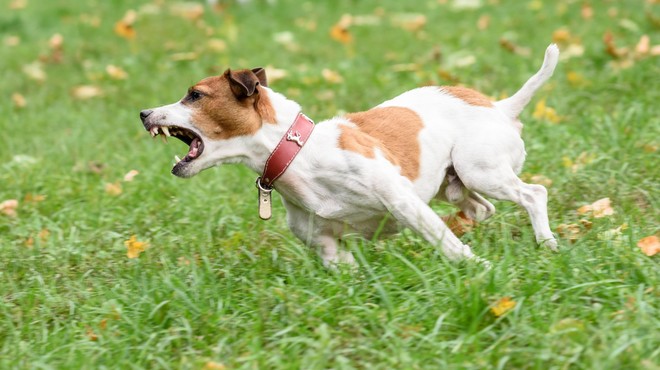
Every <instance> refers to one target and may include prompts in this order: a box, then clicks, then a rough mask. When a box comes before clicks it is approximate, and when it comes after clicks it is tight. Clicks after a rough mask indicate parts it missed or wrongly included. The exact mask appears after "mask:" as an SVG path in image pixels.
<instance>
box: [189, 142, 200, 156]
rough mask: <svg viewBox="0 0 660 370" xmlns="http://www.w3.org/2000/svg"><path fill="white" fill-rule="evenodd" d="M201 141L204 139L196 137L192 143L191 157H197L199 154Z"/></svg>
mask: <svg viewBox="0 0 660 370" xmlns="http://www.w3.org/2000/svg"><path fill="white" fill-rule="evenodd" d="M201 142H202V141H201V140H200V139H199V138H197V137H196V138H194V139H193V141H192V142H191V143H190V150H188V157H190V159H195V158H197V156H198V155H199V144H201Z"/></svg>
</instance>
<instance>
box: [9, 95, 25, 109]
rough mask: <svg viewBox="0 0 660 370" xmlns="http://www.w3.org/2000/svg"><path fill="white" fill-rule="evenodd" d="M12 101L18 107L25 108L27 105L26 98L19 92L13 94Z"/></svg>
mask: <svg viewBox="0 0 660 370" xmlns="http://www.w3.org/2000/svg"><path fill="white" fill-rule="evenodd" d="M11 101H12V102H13V103H14V106H15V107H16V108H25V106H26V105H27V100H25V97H24V96H23V95H21V94H19V93H13V94H11Z"/></svg>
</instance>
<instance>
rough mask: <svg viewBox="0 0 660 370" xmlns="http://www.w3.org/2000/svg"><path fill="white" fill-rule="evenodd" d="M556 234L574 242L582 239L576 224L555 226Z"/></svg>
mask: <svg viewBox="0 0 660 370" xmlns="http://www.w3.org/2000/svg"><path fill="white" fill-rule="evenodd" d="M557 233H559V236H561V237H562V238H564V239H568V240H570V241H572V242H574V241H576V240H578V239H579V238H581V237H582V228H580V225H577V224H561V225H559V226H557Z"/></svg>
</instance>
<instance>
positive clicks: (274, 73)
mask: <svg viewBox="0 0 660 370" xmlns="http://www.w3.org/2000/svg"><path fill="white" fill-rule="evenodd" d="M265 70H266V76H267V77H268V83H269V84H270V83H273V82H275V81H279V80H281V79H283V78H284V77H286V76H287V71H286V70H284V69H279V68H275V67H273V66H272V65H268V66H266V68H265Z"/></svg>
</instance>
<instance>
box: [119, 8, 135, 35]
mask: <svg viewBox="0 0 660 370" xmlns="http://www.w3.org/2000/svg"><path fill="white" fill-rule="evenodd" d="M136 19H137V13H136V12H135V10H129V11H127V12H126V14H124V17H123V18H122V19H120V20H119V21H117V23H115V34H117V35H118V36H120V37H123V38H125V39H127V40H132V39H134V38H135V36H136V35H137V32H135V28H133V24H134V23H135V21H136Z"/></svg>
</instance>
